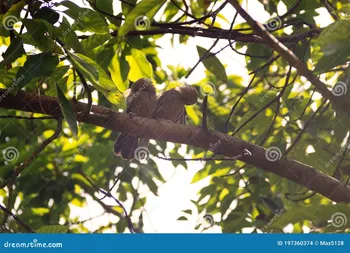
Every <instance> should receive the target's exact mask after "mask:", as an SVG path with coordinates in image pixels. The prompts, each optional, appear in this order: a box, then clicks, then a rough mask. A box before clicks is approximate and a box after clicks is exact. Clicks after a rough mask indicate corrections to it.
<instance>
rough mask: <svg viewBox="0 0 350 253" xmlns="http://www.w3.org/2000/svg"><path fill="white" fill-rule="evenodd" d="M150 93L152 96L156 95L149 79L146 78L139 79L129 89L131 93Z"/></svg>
mask: <svg viewBox="0 0 350 253" xmlns="http://www.w3.org/2000/svg"><path fill="white" fill-rule="evenodd" d="M142 91H146V92H150V93H152V94H156V89H155V88H154V86H153V83H152V81H151V80H150V79H147V78H141V79H139V80H137V81H136V82H135V83H134V84H133V85H132V87H131V92H133V93H136V92H142Z"/></svg>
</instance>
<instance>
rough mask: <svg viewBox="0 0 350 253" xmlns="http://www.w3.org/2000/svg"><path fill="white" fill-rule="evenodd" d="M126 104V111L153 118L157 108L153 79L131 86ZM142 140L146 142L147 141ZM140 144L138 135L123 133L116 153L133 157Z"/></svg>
mask: <svg viewBox="0 0 350 253" xmlns="http://www.w3.org/2000/svg"><path fill="white" fill-rule="evenodd" d="M126 104H127V108H126V111H125V112H126V113H131V114H134V115H136V116H139V117H144V118H151V117H152V116H153V114H154V111H155V110H156V108H157V96H156V89H155V88H154V86H153V84H152V82H151V80H148V79H146V78H141V79H139V80H137V81H136V82H135V83H134V84H133V85H132V87H131V91H130V94H129V96H128V97H127V99H126ZM131 131H132V129H131ZM141 142H142V143H144V142H145V141H141ZM147 143H148V142H147ZM138 146H139V143H138V138H137V137H135V136H131V135H128V134H125V133H121V134H120V135H119V137H118V139H117V140H116V141H115V144H114V153H115V155H117V156H119V155H121V156H122V158H123V159H131V158H133V156H134V152H135V150H136V149H137V147H138Z"/></svg>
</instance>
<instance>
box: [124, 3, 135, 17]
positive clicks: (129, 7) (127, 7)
mask: <svg viewBox="0 0 350 253" xmlns="http://www.w3.org/2000/svg"><path fill="white" fill-rule="evenodd" d="M136 2H137V0H125V1H122V12H123V15H124V16H126V15H127V14H128V13H129V12H130V11H131V10H132V8H134V7H133V5H134V6H135V5H136Z"/></svg>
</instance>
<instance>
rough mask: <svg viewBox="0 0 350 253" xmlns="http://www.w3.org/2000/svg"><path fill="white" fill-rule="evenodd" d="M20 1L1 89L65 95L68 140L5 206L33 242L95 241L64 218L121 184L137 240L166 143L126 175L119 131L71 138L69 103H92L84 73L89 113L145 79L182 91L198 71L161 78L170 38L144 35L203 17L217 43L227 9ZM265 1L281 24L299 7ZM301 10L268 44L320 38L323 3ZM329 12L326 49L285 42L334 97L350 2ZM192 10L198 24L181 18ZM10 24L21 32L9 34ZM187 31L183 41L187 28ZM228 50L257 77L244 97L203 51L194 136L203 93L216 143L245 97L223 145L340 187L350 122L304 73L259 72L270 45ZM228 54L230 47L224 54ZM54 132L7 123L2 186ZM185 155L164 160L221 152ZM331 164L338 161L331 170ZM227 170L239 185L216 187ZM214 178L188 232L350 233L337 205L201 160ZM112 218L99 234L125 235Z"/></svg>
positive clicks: (282, 67) (149, 1) (344, 72)
mask: <svg viewBox="0 0 350 253" xmlns="http://www.w3.org/2000/svg"><path fill="white" fill-rule="evenodd" d="M7 2H11V1H7ZM13 2H18V3H16V4H13V5H11V4H10V5H8V4H7V3H3V5H4V7H6V8H7V11H6V12H4V13H0V14H1V15H0V19H1V20H2V22H1V23H2V25H1V26H0V44H1V47H0V50H1V52H2V60H1V62H0V87H1V88H9V90H10V89H11V90H12V91H11V92H12V93H16V92H18V91H19V90H21V89H22V90H25V91H30V92H36V93H38V95H39V94H40V95H49V96H55V97H58V98H59V100H60V103H61V107H62V108H63V112H64V116H65V119H66V121H65V122H64V125H63V132H62V134H61V135H60V137H59V138H57V139H56V140H55V141H54V142H53V143H51V144H50V145H49V146H48V147H47V148H46V149H45V150H44V151H43V152H41V153H40V154H39V156H38V158H37V159H36V160H35V161H34V162H33V163H32V164H31V165H30V166H29V167H28V168H26V169H25V171H24V172H23V173H22V174H21V175H20V177H19V178H18V179H17V181H16V184H15V186H14V187H6V188H3V189H1V190H0V196H1V197H2V199H3V201H2V202H3V203H4V204H5V205H6V207H7V208H8V209H9V210H12V211H13V212H14V213H15V214H16V215H17V216H18V218H20V219H21V220H23V221H25V222H26V224H28V225H29V226H30V227H32V228H33V229H35V230H36V231H37V232H66V231H67V227H68V229H69V230H68V231H69V232H73V233H78V232H87V228H86V226H85V223H84V222H82V223H77V221H75V220H72V219H71V218H70V210H71V208H70V206H71V205H76V206H79V207H83V206H86V201H87V197H88V196H89V197H92V198H93V199H94V200H95V201H97V202H98V203H100V202H101V201H99V200H98V198H97V197H96V189H94V185H92V184H91V182H93V184H95V186H97V187H101V188H103V189H109V188H110V187H111V185H112V184H113V182H114V180H115V177H116V175H118V176H119V182H118V183H117V185H116V187H115V188H114V189H113V190H112V194H113V196H115V198H117V199H118V200H119V201H120V202H122V203H124V202H128V203H131V204H130V205H129V206H126V207H128V208H127V210H128V213H129V216H130V217H132V222H133V224H134V227H135V228H136V229H138V230H142V212H143V211H142V210H143V209H142V207H143V206H144V205H145V203H146V201H147V199H146V198H145V197H144V196H140V195H139V191H138V188H137V186H140V185H142V186H143V187H146V188H148V189H149V190H150V191H151V192H152V193H153V194H154V195H157V190H158V186H159V185H160V184H162V183H165V180H164V179H163V177H162V175H161V174H160V172H159V170H158V168H157V164H156V162H155V161H157V158H156V157H155V156H156V155H157V154H161V153H162V154H164V152H165V150H166V147H167V146H166V143H164V142H160V141H158V142H156V144H154V143H153V144H151V145H150V147H149V150H150V153H151V154H153V156H151V157H150V159H149V160H148V162H147V164H144V163H140V162H137V161H132V162H131V163H130V164H129V163H128V162H127V161H123V160H121V159H120V158H119V157H115V156H114V154H113V152H112V148H113V143H114V140H115V139H116V137H117V134H118V133H113V132H111V131H109V130H106V129H104V128H102V127H98V126H94V125H88V124H80V125H79V126H77V122H76V119H75V116H74V113H73V110H72V107H71V106H70V104H69V103H68V100H72V99H73V97H74V96H76V97H74V98H76V99H77V100H83V99H84V98H87V93H88V92H89V91H87V90H86V89H85V88H84V85H83V82H84V80H82V79H81V76H80V75H79V73H80V74H81V75H82V76H83V77H84V79H86V82H87V84H88V85H89V87H90V91H91V93H92V95H93V102H94V103H96V104H98V105H102V106H106V107H109V108H112V109H114V110H119V109H125V99H124V97H123V93H124V92H125V91H126V90H127V88H129V87H130V85H131V84H132V82H134V81H136V80H137V79H139V78H142V77H148V78H151V79H153V81H154V82H155V83H157V84H165V85H158V86H157V90H158V92H161V91H163V90H167V89H169V88H170V87H173V86H174V81H178V80H180V79H183V78H184V77H185V76H186V74H187V73H188V72H189V71H190V69H186V68H184V67H182V66H167V67H164V66H163V64H162V59H160V58H159V56H158V51H157V49H158V47H161V44H160V43H158V42H159V41H160V39H164V38H165V39H168V38H169V37H164V36H165V32H164V33H161V32H160V33H157V34H155V35H148V34H146V33H144V32H145V31H152V30H156V29H162V28H168V29H171V28H176V27H177V26H176V24H175V22H186V21H189V20H193V19H194V18H198V19H199V18H200V17H203V16H205V17H206V18H204V19H202V20H199V21H198V20H197V21H196V22H193V23H194V24H197V25H198V26H194V27H195V28H198V27H200V29H203V30H204V29H207V30H209V31H214V32H215V31H218V30H220V29H221V28H222V26H225V27H226V28H227V27H230V25H231V21H232V20H231V19H233V15H232V16H230V17H228V16H224V15H222V14H221V13H216V15H213V14H212V15H208V13H209V14H210V13H212V11H213V10H216V9H217V8H218V6H220V5H222V4H223V1H213V3H210V1H180V0H174V1H157V4H154V3H155V1H154V0H142V1H138V2H137V3H136V1H133V0H128V1H116V0H114V1H113V0H90V1H89V3H90V4H89V5H88V6H83V5H78V4H76V3H74V2H76V1H39V0H34V1H13ZM86 2H88V1H86ZM127 2H129V4H128V3H127ZM184 2H188V5H184ZM259 2H260V3H261V4H263V5H264V8H265V11H266V12H267V13H269V15H270V16H271V18H273V17H276V16H278V15H279V16H278V17H281V15H282V14H283V13H280V12H279V11H277V10H278V7H277V6H278V5H280V4H284V5H285V6H286V7H287V9H290V8H291V7H293V6H294V5H295V2H296V1H294V0H293V1H292V0H270V1H262V0H259ZM301 2H302V3H301V4H299V5H298V6H297V7H296V9H295V10H294V11H293V14H292V15H288V16H286V17H283V18H282V19H277V23H278V24H277V25H278V27H277V28H274V29H270V32H272V34H274V35H275V36H278V37H283V36H287V37H288V36H292V35H296V34H302V33H304V32H307V31H309V30H310V29H311V28H315V27H316V25H317V24H316V18H318V15H319V14H318V12H317V11H316V10H317V9H318V8H323V9H324V8H325V7H324V3H323V2H324V1H320V0H317V1H301ZM328 2H329V4H330V5H331V7H330V8H331V9H332V8H333V7H334V9H332V11H333V14H334V15H335V16H336V17H338V20H336V21H335V22H333V23H331V24H330V25H328V26H327V27H325V28H324V29H323V30H322V32H321V33H320V35H319V36H318V37H310V38H309V37H307V36H309V35H305V37H304V38H302V39H300V40H299V41H297V42H286V43H285V44H286V46H287V47H288V48H289V49H290V50H292V51H293V52H294V53H295V54H296V55H297V56H298V57H299V58H300V59H302V61H304V62H305V63H307V65H308V67H309V68H310V69H314V71H315V73H316V74H317V75H321V77H322V78H323V79H324V80H325V81H326V82H327V83H328V84H329V88H331V87H333V86H334V85H335V84H336V83H337V82H338V83H337V84H339V82H342V83H346V84H347V83H348V81H349V76H348V73H349V72H348V67H347V65H346V64H347V62H348V58H349V56H350V51H349V47H348V41H349V40H348V36H349V33H348V30H349V29H350V23H349V22H350V21H349V20H346V18H347V17H349V15H348V13H349V12H348V11H349V8H350V6H349V5H346V2H347V1H335V0H332V1H328ZM82 6H83V7H82ZM6 8H5V9H6ZM2 9H4V8H2ZM112 10H114V13H117V14H114V13H113V11H112ZM117 10H119V11H121V12H120V13H118V12H117ZM184 10H185V11H186V12H188V13H190V14H191V16H189V15H187V14H186V13H185V14H184ZM322 15H324V14H322ZM140 17H141V18H140ZM156 20H161V21H162V22H164V23H161V22H160V21H159V22H157V21H156ZM275 21H276V20H275ZM9 24H13V27H12V26H11V25H9ZM174 24H175V25H174ZM269 24H271V23H268V24H267V27H268V26H269ZM232 26H233V29H235V30H236V31H240V32H242V33H245V34H251V33H252V30H250V28H249V26H248V25H247V24H246V23H240V24H236V23H234V24H232ZM184 27H185V29H183V31H185V30H186V29H188V27H191V24H189V26H188V27H187V26H186V25H185V26H184ZM310 27H311V28H310ZM247 28H249V29H247ZM198 35H199V32H198V33H195V34H193V36H190V35H189V34H186V33H181V34H180V35H178V34H175V33H174V34H172V35H171V38H170V42H172V43H174V41H178V42H179V43H180V44H184V45H186V44H187V43H189V41H190V40H194V41H195V40H196V39H198V38H199V39H203V37H201V36H198ZM218 35H219V33H218ZM192 37H194V38H192ZM204 37H205V36H204ZM207 40H209V41H211V40H212V39H210V38H207ZM225 42H227V44H232V45H231V46H232V47H233V49H234V50H238V51H240V52H244V53H245V54H246V56H245V59H246V68H247V71H248V72H252V71H254V72H255V75H256V78H255V79H254V81H253V82H252V83H251V85H250V86H249V88H248V89H246V87H247V85H246V82H245V81H244V78H243V77H244V76H243V74H242V76H236V75H229V74H227V73H226V70H225V67H226V66H225V65H224V64H222V63H221V62H220V55H215V54H214V52H216V51H214V50H211V51H210V53H209V54H207V50H208V48H203V47H200V46H198V47H197V51H198V59H199V58H200V57H204V59H203V61H202V63H203V65H204V66H205V68H206V69H207V71H206V72H205V74H206V77H205V78H204V79H203V80H201V81H200V82H198V83H197V84H194V85H195V86H196V88H198V91H199V94H200V98H199V101H198V103H197V104H196V105H194V106H192V107H189V108H187V112H188V119H189V120H188V122H189V124H193V125H199V124H200V119H201V117H202V112H201V106H202V101H203V98H204V95H205V93H206V91H208V89H207V88H208V87H209V88H210V89H209V91H210V92H209V93H210V96H209V99H208V109H209V111H208V119H209V126H210V127H211V128H213V129H215V130H218V131H224V130H225V128H226V121H227V119H228V117H229V115H230V111H231V108H232V107H233V106H234V105H235V104H236V103H237V101H238V99H239V96H240V95H242V94H243V95H244V96H243V98H242V99H241V100H239V103H238V106H237V107H236V108H235V111H234V116H233V117H231V119H230V120H229V124H228V125H227V128H228V130H229V131H228V134H229V135H231V134H234V135H235V136H236V137H238V138H241V139H243V140H245V141H248V142H251V143H254V144H257V145H261V146H264V147H266V148H269V147H275V148H277V149H278V151H279V152H280V153H281V154H284V153H285V152H286V151H287V153H288V157H290V158H293V159H296V160H298V161H300V162H302V163H305V164H308V165H310V166H313V167H314V168H317V169H318V170H321V171H322V172H324V173H326V174H328V175H333V174H334V172H335V171H336V169H337V168H338V169H337V175H336V176H337V178H338V179H339V180H341V181H346V180H347V177H348V172H346V170H345V169H344V170H342V168H347V166H350V163H349V161H350V160H349V155H348V154H346V153H345V154H344V156H341V155H338V154H339V153H340V154H343V152H344V149H343V147H344V145H345V144H346V140H345V139H348V128H347V127H346V126H347V125H348V121H349V120H348V116H345V115H342V114H340V113H334V111H333V110H332V107H331V106H329V104H327V103H324V101H323V98H322V97H321V96H319V94H318V93H317V92H316V93H315V92H314V87H313V86H312V85H310V84H309V83H307V82H305V79H304V78H301V77H300V75H298V73H296V71H294V70H291V77H290V79H289V80H288V78H287V77H286V74H287V72H288V70H289V64H288V62H286V61H285V60H283V59H282V58H277V59H276V60H275V61H272V62H270V64H268V65H265V64H266V62H267V61H268V59H271V58H272V57H275V56H277V53H276V52H273V51H272V50H271V49H270V48H268V47H267V46H266V45H264V44H261V43H247V42H242V41H237V42H236V43H231V42H233V41H231V40H228V39H226V40H225ZM174 50H175V49H174ZM224 50H228V51H229V50H231V48H230V47H229V46H228V47H227V48H225V49H224ZM179 53H180V54H181V52H179ZM330 59H331V60H330ZM344 65H345V67H344ZM336 67H337V68H339V67H340V71H333V70H334V68H336ZM78 72H79V73H78ZM250 78H251V77H250ZM286 79H287V81H286ZM345 88H347V86H345ZM348 94H349V93H348ZM344 96H347V95H346V94H345V95H344ZM67 99H68V100H67ZM85 101H86V100H85ZM0 102H1V100H0ZM0 104H1V103H0ZM316 109H318V110H317V111H316ZM0 113H1V115H17V116H33V117H38V116H42V115H35V114H34V115H28V113H24V112H19V111H13V110H5V109H0ZM305 126H307V127H305ZM55 129H56V122H55V120H54V119H45V120H36V121H34V120H30V121H29V120H28V121H27V120H19V119H1V121H0V130H1V135H0V150H3V156H1V157H0V179H1V180H0V183H1V182H3V181H4V180H7V179H8V178H9V177H10V176H11V175H12V173H13V171H14V170H15V168H16V166H18V165H19V164H20V163H22V162H24V161H26V160H27V159H28V158H29V156H30V155H31V154H32V152H33V150H34V149H35V148H36V147H38V146H39V145H40V144H41V143H42V142H43V141H44V140H45V139H47V138H49V137H50V136H51V135H52V134H53V132H54V130H55ZM78 129H79V130H78ZM300 133H302V135H301V137H300V138H299V137H298V135H299V134H300ZM75 135H77V137H76V138H75ZM294 142H295V145H294ZM291 145H292V148H291V149H290V147H291ZM9 147H12V148H14V149H15V150H17V153H16V155H17V156H16V159H6V157H5V153H4V152H5V151H6V150H8V148H9ZM180 148H181V146H180V145H175V148H174V150H171V152H169V155H170V157H172V158H179V157H186V158H188V157H193V158H198V157H204V156H205V157H209V156H210V155H212V154H213V152H212V151H213V150H209V151H205V150H202V149H199V148H194V147H191V146H187V147H186V152H185V153H183V152H181V151H179V150H180ZM345 150H346V149H345ZM345 152H346V151H345ZM335 156H336V162H332V163H329V161H332V159H333V158H334V157H335ZM327 163H328V165H327ZM169 164H170V162H169ZM172 164H173V165H174V166H175V167H180V166H184V167H186V168H187V169H188V170H191V166H190V165H191V163H186V162H184V161H175V160H174V161H172ZM240 168H242V169H241V170H239V169H240ZM339 168H340V169H339ZM121 171H123V172H122V173H120V172H121ZM232 172H236V173H235V174H234V175H232V176H228V177H222V176H223V175H226V174H229V173H232ZM208 177H209V178H210V181H209V184H208V185H207V186H205V187H203V188H202V189H201V190H200V192H199V193H198V198H197V199H194V200H193V201H192V202H193V204H194V205H195V209H196V211H198V212H192V210H191V209H188V210H184V214H183V216H181V217H180V218H179V220H186V219H187V218H188V217H190V216H195V215H197V213H198V215H199V217H204V219H205V220H207V221H208V222H209V225H213V226H219V227H220V228H221V230H222V231H223V232H226V233H236V232H242V231H243V229H244V228H252V231H253V232H257V231H263V232H282V231H283V229H284V228H285V227H286V226H287V225H288V224H292V225H293V226H292V227H293V229H292V231H293V232H296V233H301V232H303V230H304V229H305V227H306V228H308V229H310V230H311V231H313V232H344V231H348V230H349V226H350V222H348V223H345V225H343V226H336V225H334V222H333V218H334V214H337V213H339V212H340V213H342V214H343V215H345V218H346V217H350V213H349V209H348V205H346V204H337V205H336V204H334V203H332V202H331V201H330V200H329V199H327V198H326V197H323V196H321V195H318V194H316V195H315V196H312V197H310V198H305V200H300V201H295V200H298V199H299V198H303V197H305V196H307V195H308V194H309V193H310V192H308V191H305V189H304V188H303V187H301V186H300V185H297V184H295V183H293V182H291V181H288V180H286V179H284V178H281V177H278V176H276V175H274V174H270V173H267V172H264V171H262V170H259V169H258V168H255V167H253V166H250V165H246V164H244V163H243V162H240V161H237V162H234V163H232V162H227V161H216V162H214V161H206V162H205V164H204V165H203V168H202V169H200V170H199V171H198V172H197V173H196V174H195V176H194V178H193V180H192V183H196V182H199V181H201V180H203V179H205V178H208ZM88 179H90V180H91V182H90V181H89V180H88ZM300 193H304V194H301V195H300ZM189 208H190V207H189ZM112 209H113V210H114V214H115V215H116V216H117V217H118V221H117V222H115V223H110V224H108V225H107V226H102V225H101V227H100V228H99V229H98V230H96V232H103V231H104V230H106V229H109V231H110V230H112V231H116V232H118V233H121V232H125V231H127V229H128V223H127V220H126V218H125V217H124V212H123V210H122V209H121V208H120V207H118V205H117V204H116V207H113V208H112ZM106 211H107V212H111V211H110V210H108V209H106ZM195 213H196V214H195ZM0 221H1V223H2V224H3V225H5V226H3V227H2V230H1V231H5V232H6V231H14V232H19V231H22V229H23V228H20V227H19V226H18V225H16V224H15V222H14V221H13V220H12V221H11V222H9V217H8V216H6V215H4V214H3V213H0ZM59 224H60V225H62V226H58V225H59ZM39 228H40V229H39ZM206 228H207V224H203V223H200V224H199V225H198V226H197V227H196V229H198V231H202V230H203V229H206ZM90 232H92V231H90ZM145 232H147V231H145Z"/></svg>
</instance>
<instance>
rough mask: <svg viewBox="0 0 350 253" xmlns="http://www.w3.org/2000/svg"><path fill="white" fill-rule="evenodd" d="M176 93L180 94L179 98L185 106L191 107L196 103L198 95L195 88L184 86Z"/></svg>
mask: <svg viewBox="0 0 350 253" xmlns="http://www.w3.org/2000/svg"><path fill="white" fill-rule="evenodd" d="M178 91H179V92H180V94H181V97H182V98H183V100H184V101H185V105H193V104H195V103H196V102H197V99H198V93H197V90H196V88H194V87H193V86H191V85H188V84H185V85H184V86H181V87H179V88H178Z"/></svg>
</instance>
